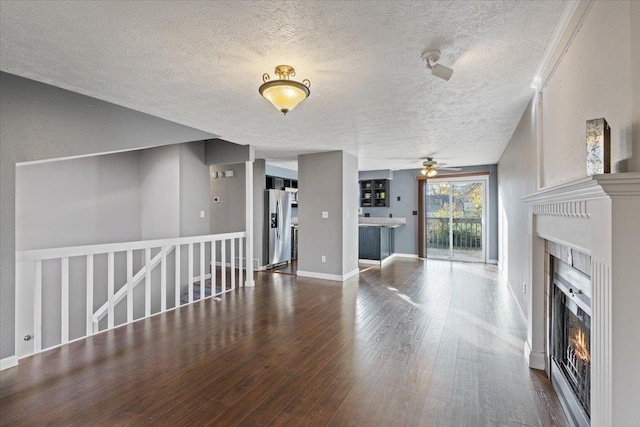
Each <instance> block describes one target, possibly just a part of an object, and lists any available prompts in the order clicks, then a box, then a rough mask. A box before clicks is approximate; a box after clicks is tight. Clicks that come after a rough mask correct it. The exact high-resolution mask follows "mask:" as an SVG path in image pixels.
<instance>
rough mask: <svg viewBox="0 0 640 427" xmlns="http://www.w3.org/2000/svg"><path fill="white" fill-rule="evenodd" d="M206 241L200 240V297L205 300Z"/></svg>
mask: <svg viewBox="0 0 640 427" xmlns="http://www.w3.org/2000/svg"><path fill="white" fill-rule="evenodd" d="M205 248H206V246H205V242H204V241H202V242H200V299H201V300H203V299H204V297H205V295H206V294H207V293H206V292H205V288H206V286H205V280H204V252H205Z"/></svg>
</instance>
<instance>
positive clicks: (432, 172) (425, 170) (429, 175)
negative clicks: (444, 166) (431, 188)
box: [420, 166, 438, 178]
mask: <svg viewBox="0 0 640 427" xmlns="http://www.w3.org/2000/svg"><path fill="white" fill-rule="evenodd" d="M420 172H421V173H422V175H426V176H427V178H433V177H434V176H436V175H437V174H438V171H437V170H436V169H434V168H432V167H426V166H425V167H423V168H422V170H421V171H420Z"/></svg>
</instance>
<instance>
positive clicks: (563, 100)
mask: <svg viewBox="0 0 640 427" xmlns="http://www.w3.org/2000/svg"><path fill="white" fill-rule="evenodd" d="M627 20H629V21H627ZM603 23H607V25H605V24H603ZM611 28H613V30H611V31H610V29H611ZM625 28H629V29H630V31H627V30H625ZM638 28H640V2H634V1H632V2H628V3H627V2H596V3H595V4H594V6H593V8H592V9H591V11H590V12H589V15H588V16H587V18H586V19H585V22H584V24H583V26H582V27H581V29H580V31H579V32H578V33H577V34H576V38H575V39H574V40H573V42H572V43H571V45H570V46H569V48H568V49H567V52H566V53H565V55H564V56H563V58H562V61H561V62H560V64H559V66H558V68H557V70H556V72H555V73H554V74H553V76H552V77H551V80H550V82H549V85H548V86H547V87H546V88H545V89H544V90H543V94H542V99H543V102H544V108H540V106H539V98H538V97H536V96H534V98H533V99H532V100H531V102H530V103H529V105H528V106H527V109H526V110H525V112H524V114H523V115H522V118H521V119H520V123H519V124H518V126H517V128H516V130H515V132H514V133H513V136H512V137H511V140H510V141H509V144H508V145H507V147H506V149H505V151H504V153H503V154H502V157H501V158H500V161H499V163H498V181H499V185H498V187H499V198H500V208H499V210H500V234H501V236H500V245H501V251H500V265H501V268H502V273H503V275H504V276H505V277H506V278H507V280H508V282H509V285H510V286H511V289H512V291H513V293H514V295H516V298H517V300H518V303H519V304H520V307H521V308H522V310H523V311H524V312H525V315H527V316H529V314H530V313H527V312H526V311H527V305H528V304H527V301H528V298H531V297H530V294H524V293H523V292H522V282H525V281H527V280H528V278H529V277H531V274H532V273H531V253H530V247H529V245H530V242H531V235H530V233H531V224H529V223H528V221H529V220H530V219H529V218H530V215H531V214H530V212H529V210H528V209H527V208H526V207H525V206H524V205H523V204H522V203H521V202H520V200H519V198H520V197H523V196H525V195H529V194H531V193H534V192H535V191H537V189H538V174H540V175H541V178H540V184H541V185H543V186H548V185H552V184H554V183H558V182H566V181H570V180H571V179H574V178H576V177H584V176H586V166H585V161H583V160H581V158H586V150H585V149H584V138H585V121H586V120H588V119H592V118H596V117H605V118H606V119H607V121H608V122H609V124H610V125H611V126H612V133H611V136H612V138H611V145H612V147H611V151H612V157H613V163H612V168H613V169H612V170H613V171H621V170H627V171H629V172H634V171H635V172H637V171H640V135H639V134H638V131H639V130H638V126H639V123H640V79H638V78H637V76H638V75H640V49H638V46H640V30H638ZM629 39H630V43H629V45H627V42H628V41H629ZM600 45H607V46H609V45H611V46H612V45H616V46H618V47H619V48H618V49H616V50H611V51H609V50H606V49H605V52H606V57H607V58H608V59H607V60H601V61H599V62H598V64H597V65H596V66H594V64H593V62H592V61H591V60H590V58H593V57H599V58H601V57H602V55H601V53H602V52H603V50H602V49H600V48H599V46H600ZM626 46H629V50H627V49H626ZM629 100H630V101H631V102H628V101H629ZM539 120H540V121H541V123H540V122H538V121H539ZM614 126H615V127H614ZM538 129H542V130H543V131H542V134H541V135H538ZM630 135H631V138H629V136H630ZM538 143H540V144H541V147H540V151H542V156H541V161H540V163H538V161H537V160H536V159H537V157H538V154H537V151H538ZM629 145H630V146H631V150H629V148H630V147H629ZM615 153H617V158H616V154H615ZM570 154H571V155H570ZM573 154H579V155H578V156H573ZM576 159H578V160H576ZM616 160H621V161H619V162H618V161H616ZM527 288H528V289H530V288H531V284H530V283H528V286H527Z"/></svg>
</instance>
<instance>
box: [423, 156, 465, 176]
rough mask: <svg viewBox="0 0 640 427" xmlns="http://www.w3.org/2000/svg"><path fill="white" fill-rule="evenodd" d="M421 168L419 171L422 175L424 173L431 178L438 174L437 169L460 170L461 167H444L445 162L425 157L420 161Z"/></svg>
mask: <svg viewBox="0 0 640 427" xmlns="http://www.w3.org/2000/svg"><path fill="white" fill-rule="evenodd" d="M422 166H423V167H422V169H421V170H420V172H421V173H422V175H426V176H427V178H432V177H434V176H436V175H437V174H438V171H439V170H447V171H461V170H462V169H461V168H446V167H444V166H446V163H438V162H437V161H436V160H433V157H427V160H425V161H424V162H422Z"/></svg>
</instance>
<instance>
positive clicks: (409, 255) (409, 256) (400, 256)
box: [393, 252, 418, 259]
mask: <svg viewBox="0 0 640 427" xmlns="http://www.w3.org/2000/svg"><path fill="white" fill-rule="evenodd" d="M393 255H394V256H397V257H398V258H416V259H417V258H418V254H402V253H398V252H396V253H394V254H393Z"/></svg>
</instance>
